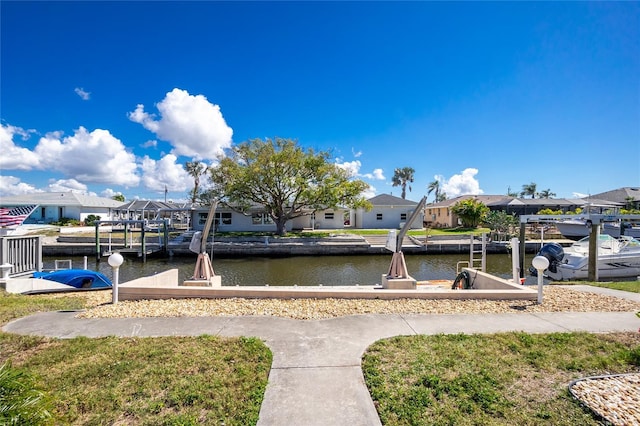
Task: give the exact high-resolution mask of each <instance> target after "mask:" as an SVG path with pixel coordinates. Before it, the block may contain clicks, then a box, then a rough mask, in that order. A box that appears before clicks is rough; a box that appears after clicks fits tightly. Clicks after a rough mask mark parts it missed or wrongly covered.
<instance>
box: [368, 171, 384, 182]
mask: <svg viewBox="0 0 640 426" xmlns="http://www.w3.org/2000/svg"><path fill="white" fill-rule="evenodd" d="M362 177H365V178H367V179H375V180H384V179H385V177H384V173H383V171H382V169H374V170H373V173H365V174H363V175H362Z"/></svg>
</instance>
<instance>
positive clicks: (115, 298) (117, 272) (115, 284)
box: [111, 266, 120, 304]
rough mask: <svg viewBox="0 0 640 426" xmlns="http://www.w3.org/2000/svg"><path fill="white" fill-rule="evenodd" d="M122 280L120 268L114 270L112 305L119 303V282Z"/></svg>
mask: <svg viewBox="0 0 640 426" xmlns="http://www.w3.org/2000/svg"><path fill="white" fill-rule="evenodd" d="M119 280H120V267H117V266H116V267H115V268H113V285H112V300H111V303H113V304H116V303H118V281H119Z"/></svg>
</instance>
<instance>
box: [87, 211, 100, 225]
mask: <svg viewBox="0 0 640 426" xmlns="http://www.w3.org/2000/svg"><path fill="white" fill-rule="evenodd" d="M99 220H100V216H96V215H95V214H90V215H88V216H87V217H86V218H85V220H84V224H85V225H86V226H94V225H95V224H96V222H97V221H99Z"/></svg>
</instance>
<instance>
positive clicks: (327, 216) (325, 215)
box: [324, 212, 333, 220]
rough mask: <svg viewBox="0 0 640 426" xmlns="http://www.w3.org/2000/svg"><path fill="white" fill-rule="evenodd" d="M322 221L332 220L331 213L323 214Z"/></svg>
mask: <svg viewBox="0 0 640 426" xmlns="http://www.w3.org/2000/svg"><path fill="white" fill-rule="evenodd" d="M324 219H325V220H333V212H331V213H329V212H327V213H325V214H324Z"/></svg>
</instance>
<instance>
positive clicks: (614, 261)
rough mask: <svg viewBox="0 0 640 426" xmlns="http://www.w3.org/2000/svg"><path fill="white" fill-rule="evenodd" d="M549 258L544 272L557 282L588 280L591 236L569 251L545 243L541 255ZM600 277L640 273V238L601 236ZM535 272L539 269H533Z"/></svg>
mask: <svg viewBox="0 0 640 426" xmlns="http://www.w3.org/2000/svg"><path fill="white" fill-rule="evenodd" d="M537 255H538V256H544V257H546V258H547V259H548V260H549V267H548V268H547V269H546V270H545V271H544V275H545V276H547V277H549V278H551V279H552V280H556V281H563V280H565V281H570V280H584V279H587V278H588V275H589V240H588V237H587V238H584V239H582V240H580V241H579V242H577V243H575V244H574V245H573V246H572V247H569V248H567V249H566V250H565V249H563V247H562V246H561V245H559V244H557V243H549V244H545V245H544V246H543V247H542V248H541V249H540V251H539V252H538V254H537ZM597 267H598V276H599V277H600V278H628V277H634V278H635V277H637V276H639V275H640V241H638V240H637V239H635V238H632V237H629V236H622V237H620V238H618V239H616V238H613V237H612V236H610V235H606V234H602V235H600V240H599V242H598V260H597ZM529 271H530V272H531V274H532V275H537V271H536V270H535V269H533V268H530V269H529Z"/></svg>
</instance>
